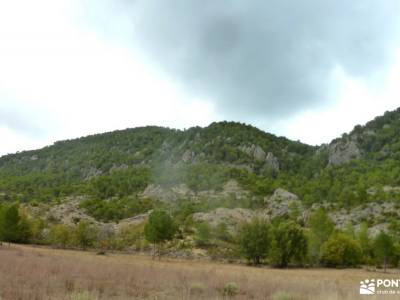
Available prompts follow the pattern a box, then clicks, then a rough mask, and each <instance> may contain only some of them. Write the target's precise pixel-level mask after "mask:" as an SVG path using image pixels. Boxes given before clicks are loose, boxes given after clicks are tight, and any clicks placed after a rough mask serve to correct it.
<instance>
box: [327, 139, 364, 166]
mask: <svg viewBox="0 0 400 300" xmlns="http://www.w3.org/2000/svg"><path fill="white" fill-rule="evenodd" d="M328 153H329V164H330V165H341V164H344V163H347V162H349V161H350V160H353V159H358V158H360V157H361V151H360V149H359V148H358V146H357V144H356V142H355V141H353V140H350V141H347V142H342V141H340V142H336V143H332V144H331V145H329V148H328Z"/></svg>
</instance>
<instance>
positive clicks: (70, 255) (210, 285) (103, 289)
mask: <svg viewBox="0 0 400 300" xmlns="http://www.w3.org/2000/svg"><path fill="white" fill-rule="evenodd" d="M392 272H393V271H392ZM0 274H1V276H0V299H2V300H14V299H15V300H22V299H24V300H25V299H29V300H44V299H68V300H90V299H229V298H233V299H272V300H291V299H315V300H317V299H324V300H339V299H340V300H343V299H348V300H350V299H352V300H353V299H365V297H367V296H360V295H359V291H358V289H359V283H360V280H364V279H366V278H385V277H387V278H394V277H397V275H396V274H390V273H389V274H383V273H381V272H376V271H369V270H365V269H272V268H268V267H251V266H245V265H233V264H224V263H218V262H211V261H191V260H179V259H170V258H163V259H162V260H161V261H159V260H152V259H151V257H148V256H144V255H143V256H142V255H131V254H106V255H98V254H97V253H96V252H91V251H74V250H59V249H50V248H42V247H34V246H22V245H11V246H10V247H9V246H7V245H3V246H2V247H0ZM368 299H396V296H382V295H376V296H368Z"/></svg>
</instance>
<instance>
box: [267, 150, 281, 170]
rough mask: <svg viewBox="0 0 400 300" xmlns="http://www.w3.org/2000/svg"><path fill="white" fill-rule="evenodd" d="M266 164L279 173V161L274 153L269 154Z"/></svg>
mask: <svg viewBox="0 0 400 300" xmlns="http://www.w3.org/2000/svg"><path fill="white" fill-rule="evenodd" d="M265 163H266V165H267V166H268V167H270V168H271V169H273V170H276V171H279V160H278V159H277V158H276V157H275V155H274V154H273V153H272V152H268V153H267V157H266V158H265Z"/></svg>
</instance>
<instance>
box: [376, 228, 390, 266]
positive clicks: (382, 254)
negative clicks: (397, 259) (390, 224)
mask: <svg viewBox="0 0 400 300" xmlns="http://www.w3.org/2000/svg"><path fill="white" fill-rule="evenodd" d="M374 254H375V257H376V259H377V262H378V263H381V264H383V266H384V271H385V272H386V268H387V265H388V263H389V261H390V260H391V259H392V258H393V257H394V245H393V240H392V237H391V236H390V235H388V234H387V233H385V232H384V231H381V232H380V233H379V234H378V235H377V236H376V238H375V240H374Z"/></svg>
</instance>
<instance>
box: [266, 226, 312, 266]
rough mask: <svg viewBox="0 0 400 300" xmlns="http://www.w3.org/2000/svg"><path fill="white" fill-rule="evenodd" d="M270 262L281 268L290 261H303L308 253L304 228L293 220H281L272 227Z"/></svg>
mask: <svg viewBox="0 0 400 300" xmlns="http://www.w3.org/2000/svg"><path fill="white" fill-rule="evenodd" d="M272 237H273V239H272V242H271V250H270V262H271V264H272V265H274V266H276V267H280V268H284V267H287V266H288V264H289V263H292V262H294V263H302V262H303V261H304V259H305V257H306V254H307V247H308V244H307V238H306V236H305V234H304V232H303V229H302V228H301V227H300V226H299V225H297V224H295V223H293V222H281V223H278V224H275V225H274V226H273V228H272Z"/></svg>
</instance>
